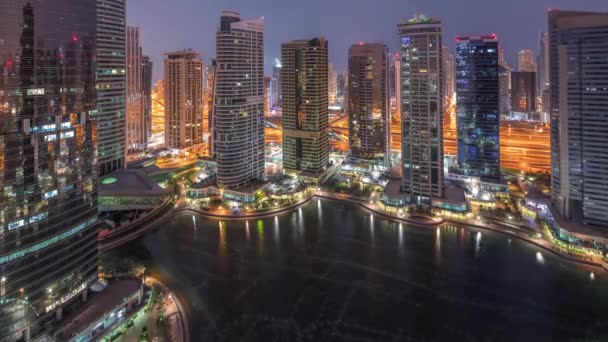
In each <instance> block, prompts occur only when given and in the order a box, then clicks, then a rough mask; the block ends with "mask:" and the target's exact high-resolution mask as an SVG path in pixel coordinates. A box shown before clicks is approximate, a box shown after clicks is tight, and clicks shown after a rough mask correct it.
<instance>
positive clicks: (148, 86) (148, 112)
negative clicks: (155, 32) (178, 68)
mask: <svg viewBox="0 0 608 342" xmlns="http://www.w3.org/2000/svg"><path fill="white" fill-rule="evenodd" d="M141 82H142V93H143V95H142V97H143V111H144V132H145V134H144V138H145V141H144V143H145V144H147V143H148V140H149V139H150V136H151V135H152V60H151V59H150V57H148V56H142V59H141Z"/></svg>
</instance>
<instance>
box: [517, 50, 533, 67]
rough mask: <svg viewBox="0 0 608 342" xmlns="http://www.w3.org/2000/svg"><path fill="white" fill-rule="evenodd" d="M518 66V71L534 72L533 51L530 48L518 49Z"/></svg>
mask: <svg viewBox="0 0 608 342" xmlns="http://www.w3.org/2000/svg"><path fill="white" fill-rule="evenodd" d="M518 66H519V71H528V72H536V62H535V58H534V51H532V50H530V49H523V50H521V51H519V55H518Z"/></svg>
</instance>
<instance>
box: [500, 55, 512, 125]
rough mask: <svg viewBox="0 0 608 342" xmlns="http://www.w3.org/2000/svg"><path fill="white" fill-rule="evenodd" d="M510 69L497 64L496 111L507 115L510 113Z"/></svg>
mask: <svg viewBox="0 0 608 342" xmlns="http://www.w3.org/2000/svg"><path fill="white" fill-rule="evenodd" d="M510 80H511V69H509V67H508V66H507V65H505V64H500V63H499V64H498V112H499V113H500V115H503V116H508V115H509V113H511V83H510V82H511V81H510Z"/></svg>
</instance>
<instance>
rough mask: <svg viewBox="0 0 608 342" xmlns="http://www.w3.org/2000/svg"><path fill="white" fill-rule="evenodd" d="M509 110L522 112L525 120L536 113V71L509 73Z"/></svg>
mask: <svg viewBox="0 0 608 342" xmlns="http://www.w3.org/2000/svg"><path fill="white" fill-rule="evenodd" d="M511 112H515V113H521V114H524V116H525V117H526V119H527V120H532V119H533V114H535V113H536V73H535V72H529V71H515V72H512V73H511Z"/></svg>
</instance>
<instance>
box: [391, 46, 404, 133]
mask: <svg viewBox="0 0 608 342" xmlns="http://www.w3.org/2000/svg"><path fill="white" fill-rule="evenodd" d="M394 72H395V75H394V82H395V116H396V118H395V119H396V120H397V121H398V122H401V103H402V101H401V55H399V54H397V55H396V56H395V70H394ZM391 138H392V137H391Z"/></svg>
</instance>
